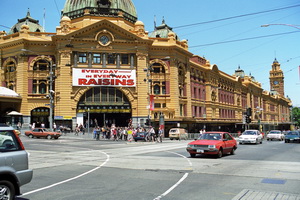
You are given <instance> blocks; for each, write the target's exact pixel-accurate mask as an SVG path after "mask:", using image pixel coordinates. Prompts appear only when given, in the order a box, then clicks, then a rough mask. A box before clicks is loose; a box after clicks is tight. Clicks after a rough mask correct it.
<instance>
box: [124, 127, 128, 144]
mask: <svg viewBox="0 0 300 200" xmlns="http://www.w3.org/2000/svg"><path fill="white" fill-rule="evenodd" d="M123 138H124V140H125V141H127V139H128V132H127V127H125V128H124V129H123Z"/></svg>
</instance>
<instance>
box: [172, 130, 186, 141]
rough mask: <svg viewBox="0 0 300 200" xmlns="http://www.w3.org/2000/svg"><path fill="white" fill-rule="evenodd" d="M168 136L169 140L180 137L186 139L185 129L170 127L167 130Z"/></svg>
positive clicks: (179, 138)
mask: <svg viewBox="0 0 300 200" xmlns="http://www.w3.org/2000/svg"><path fill="white" fill-rule="evenodd" d="M169 138H170V140H173V139H175V140H181V139H185V140H187V139H188V133H187V130H186V129H184V128H171V129H170V131H169Z"/></svg>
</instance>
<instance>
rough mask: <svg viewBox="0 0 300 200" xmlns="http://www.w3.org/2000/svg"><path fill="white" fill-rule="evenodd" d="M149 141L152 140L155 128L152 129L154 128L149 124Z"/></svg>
mask: <svg viewBox="0 0 300 200" xmlns="http://www.w3.org/2000/svg"><path fill="white" fill-rule="evenodd" d="M148 134H149V136H150V137H149V141H151V142H154V134H155V130H154V128H153V127H152V126H151V127H150V130H149V133H148Z"/></svg>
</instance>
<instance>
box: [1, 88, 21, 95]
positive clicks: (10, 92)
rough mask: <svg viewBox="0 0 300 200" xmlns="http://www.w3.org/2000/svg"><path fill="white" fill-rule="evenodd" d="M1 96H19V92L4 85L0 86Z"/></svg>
mask: <svg viewBox="0 0 300 200" xmlns="http://www.w3.org/2000/svg"><path fill="white" fill-rule="evenodd" d="M1 96H2V97H3V96H9V97H20V95H19V94H17V93H16V92H15V91H13V90H11V89H9V88H6V87H0V97H1Z"/></svg>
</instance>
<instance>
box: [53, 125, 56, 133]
mask: <svg viewBox="0 0 300 200" xmlns="http://www.w3.org/2000/svg"><path fill="white" fill-rule="evenodd" d="M53 131H54V132H55V131H56V124H55V123H53Z"/></svg>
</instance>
